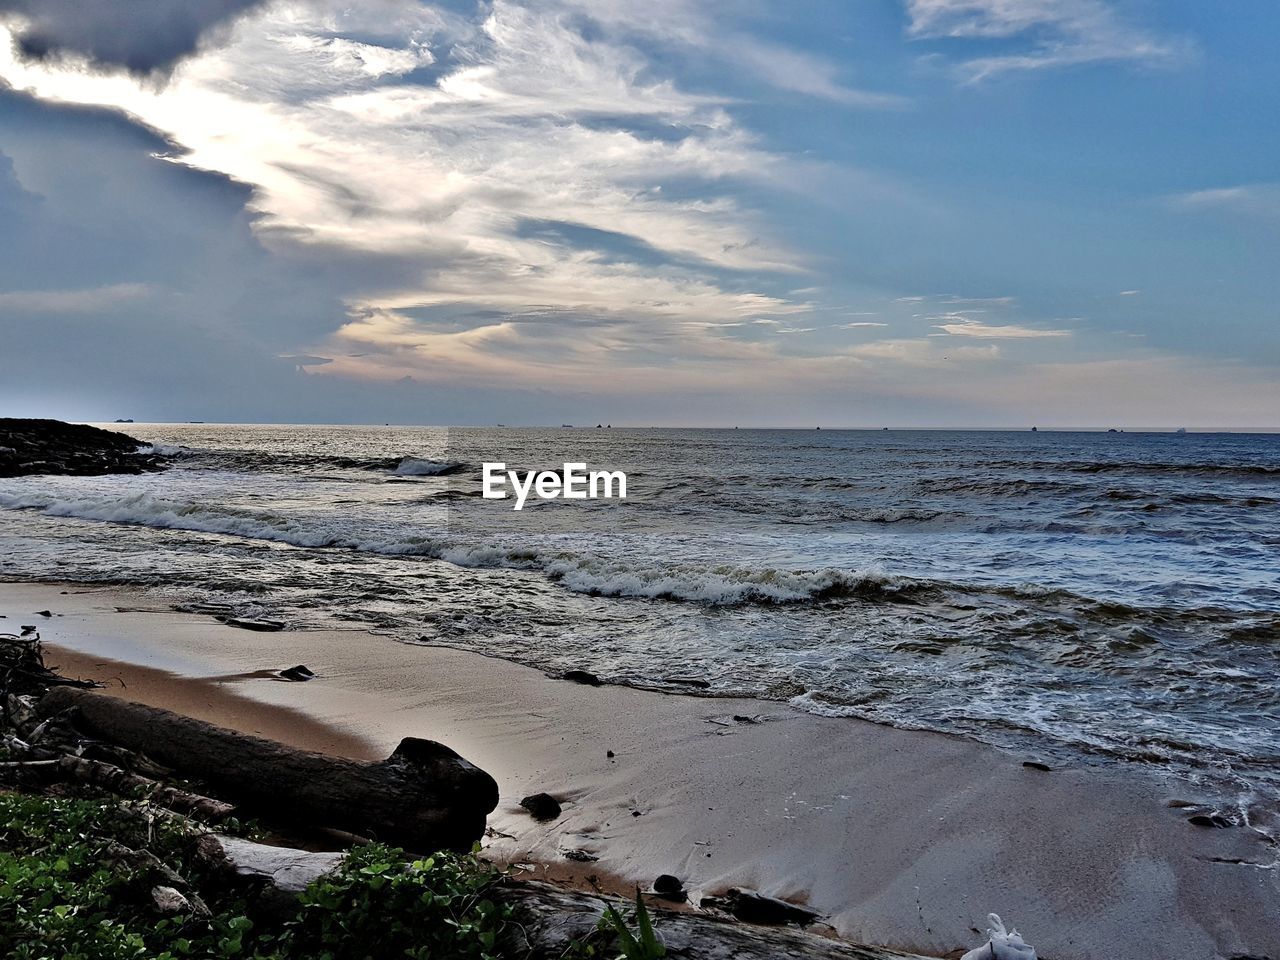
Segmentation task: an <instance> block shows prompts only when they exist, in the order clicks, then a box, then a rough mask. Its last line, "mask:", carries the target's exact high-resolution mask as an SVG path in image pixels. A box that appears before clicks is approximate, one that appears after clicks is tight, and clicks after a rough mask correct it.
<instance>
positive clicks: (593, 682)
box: [560, 670, 600, 687]
mask: <svg viewBox="0 0 1280 960" xmlns="http://www.w3.org/2000/svg"><path fill="white" fill-rule="evenodd" d="M560 679H561V680H568V681H569V682H570V683H581V684H585V685H586V686H588V687H598V686H600V678H599V677H597V676H596V675H595V674H594V673H587V671H585V670H570V671H568V672H567V673H565V674H563V675H562V676H561V677H560Z"/></svg>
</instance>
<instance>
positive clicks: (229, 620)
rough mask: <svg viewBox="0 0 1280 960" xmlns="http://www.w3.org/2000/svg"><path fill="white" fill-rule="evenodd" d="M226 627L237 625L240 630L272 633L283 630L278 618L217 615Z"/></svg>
mask: <svg viewBox="0 0 1280 960" xmlns="http://www.w3.org/2000/svg"><path fill="white" fill-rule="evenodd" d="M218 619H219V620H221V621H222V622H223V623H225V624H226V625H227V626H228V627H239V628H240V629H241V630H257V631H259V632H262V633H274V632H275V631H277V630H283V629H284V624H283V623H281V622H280V621H279V620H261V619H249V618H248V617H219V618H218Z"/></svg>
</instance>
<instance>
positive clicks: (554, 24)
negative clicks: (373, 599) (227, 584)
mask: <svg viewBox="0 0 1280 960" xmlns="http://www.w3.org/2000/svg"><path fill="white" fill-rule="evenodd" d="M125 9H126V8H115V10H114V12H112V11H108V12H109V14H110V15H109V16H107V17H106V18H105V19H104V20H102V21H101V22H95V21H94V17H93V16H92V15H86V14H85V13H84V11H83V9H82V8H81V7H80V6H79V5H77V4H75V3H73V2H72V0H43V2H41V3H35V2H34V0H0V336H2V337H3V342H4V344H5V346H6V353H7V355H8V358H9V363H8V364H6V367H7V368H8V369H9V370H10V371H14V370H20V371H25V372H27V374H28V376H26V377H23V378H15V377H13V376H12V375H11V376H9V377H7V378H6V380H5V382H4V384H3V386H0V404H3V407H4V408H5V410H6V411H11V412H14V413H21V414H31V415H40V414H45V415H53V416H63V417H68V418H89V419H93V418H112V417H115V416H131V417H134V418H136V419H139V420H142V419H179V420H185V419H200V420H209V421H214V420H222V419H228V420H259V421H276V420H288V421H292V420H309V421H320V422H387V421H389V422H409V423H415V422H416V423H487V422H495V421H501V422H505V423H539V422H543V423H546V422H550V423H559V422H578V421H586V420H591V421H595V420H608V421H612V422H614V423H637V424H647V423H671V424H730V423H741V424H744V425H745V424H760V425H778V426H789V425H794V426H809V425H812V424H816V423H821V424H823V425H825V426H842V425H847V426H878V425H881V424H893V425H902V426H909V425H921V426H923V425H931V426H933V425H993V426H1000V425H1008V426H1023V425H1030V424H1032V423H1035V424H1039V425H1042V426H1050V425H1099V426H1107V425H1112V424H1116V425H1131V426H1132V425H1147V426H1178V425H1186V426H1191V427H1196V426H1240V427H1248V426H1256V427H1275V426H1280V417H1278V416H1277V414H1276V411H1277V410H1280V369H1278V368H1280V333H1277V330H1278V329H1280V324H1278V323H1277V321H1278V320H1280V316H1278V314H1280V308H1278V307H1277V303H1280V270H1277V269H1276V267H1275V264H1276V262H1277V260H1278V259H1280V257H1278V254H1280V167H1278V164H1277V161H1278V160H1280V109H1278V108H1277V104H1280V65H1277V62H1276V58H1275V57H1274V55H1273V51H1272V50H1271V49H1270V47H1271V45H1272V43H1273V41H1274V38H1275V36H1276V35H1277V27H1280V7H1277V6H1276V5H1275V4H1274V3H1272V2H1263V0H1240V2H1237V3H1233V4H1231V5H1230V6H1229V7H1222V6H1218V5H1208V4H1204V3H1190V2H1161V3H1155V2H1127V0H846V2H842V3H837V2H830V3H828V2H816V0H814V2H803V3H798V4H796V3H793V4H777V3H766V2H736V3H716V2H706V0H704V2H693V0H655V2H653V3H650V4H645V5H639V4H634V3H625V2H621V0H543V2H539V3H518V2H511V0H498V2H493V3H485V4H472V3H464V2H454V3H447V4H427V3H419V2H417V0H365V2H360V3H343V2H336V0H288V2H265V3H263V2H253V0H183V2H178V0H157V2H156V3H152V4H145V5H137V6H135V7H131V8H128V12H124V13H122V10H125Z"/></svg>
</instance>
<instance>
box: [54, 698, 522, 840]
mask: <svg viewBox="0 0 1280 960" xmlns="http://www.w3.org/2000/svg"><path fill="white" fill-rule="evenodd" d="M67 711H72V712H71V714H70V716H71V717H72V718H73V722H74V724H75V726H76V727H77V728H78V729H80V730H82V731H84V732H85V733H87V734H90V735H92V736H96V737H100V738H102V739H103V740H108V741H111V742H112V743H115V744H118V745H120V746H122V747H126V748H128V749H130V750H136V751H139V752H141V753H144V754H146V755H147V756H149V757H150V758H151V759H152V760H156V761H158V762H160V763H162V764H164V765H165V766H168V767H171V768H173V769H174V770H176V771H178V772H179V773H181V774H182V775H184V776H186V777H188V778H190V779H192V780H196V781H199V782H200V783H202V784H204V785H205V786H206V787H207V788H208V789H209V792H211V793H212V794H214V795H215V796H217V797H219V798H221V799H225V800H231V801H233V802H235V803H237V804H238V805H240V806H241V807H242V808H244V809H245V810H246V812H248V813H251V814H256V815H262V816H264V817H265V818H267V819H270V820H274V821H277V822H287V823H291V824H299V825H310V826H317V827H336V828H339V829H342V830H348V831H351V832H352V833H356V834H361V835H365V836H370V837H373V838H375V839H378V840H385V841H387V842H389V843H394V844H398V845H400V846H404V847H408V848H409V849H412V850H419V851H429V850H442V849H443V850H462V851H465V850H469V849H470V848H471V846H472V844H474V843H475V842H476V841H478V840H479V839H480V837H481V836H482V834H483V833H484V826H485V818H486V817H487V816H488V814H489V812H490V811H492V810H493V808H494V807H496V806H497V805H498V785H497V783H495V782H494V779H493V778H492V777H491V776H489V774H487V773H485V772H484V771H483V770H481V769H480V768H479V767H476V766H474V765H473V764H471V763H469V762H468V761H466V760H464V759H463V758H462V757H460V756H458V754H456V753H454V752H453V751H452V750H450V749H449V748H448V747H446V746H444V745H443V744H439V743H436V742H434V741H432V740H421V739H418V738H416V737H408V738H406V739H404V740H402V741H400V745H399V746H398V747H396V749H395V752H394V753H392V754H391V756H389V757H388V758H387V759H386V760H381V761H377V762H369V761H361V760H348V759H344V758H340V757H330V756H326V755H324V754H320V753H311V752H308V751H304V750H295V749H293V748H291V747H287V746H285V745H284V744H281V743H276V742H274V741H272V740H264V739H262V738H260V737H254V736H249V735H247V734H243V733H237V732H235V731H233V730H227V729H224V728H222V727H216V726H214V725H213V724H210V723H205V722H204V721H203V720H195V719H192V718H190V717H184V716H181V715H179V714H176V713H172V712H171V711H168V710H162V709H159V708H157V707H148V706H144V705H142V704H137V703H130V702H128V701H126V700H120V699H117V698H115V697H108V696H104V695H102V694H99V693H93V692H90V691H85V690H73V689H70V688H67V687H58V688H55V689H53V690H51V691H49V693H47V694H45V696H44V697H42V698H41V700H40V702H39V703H38V705H37V707H36V712H37V714H38V715H39V716H41V717H54V716H59V715H62V714H64V713H66V712H67Z"/></svg>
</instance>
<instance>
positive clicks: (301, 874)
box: [200, 833, 925, 960]
mask: <svg viewBox="0 0 1280 960" xmlns="http://www.w3.org/2000/svg"><path fill="white" fill-rule="evenodd" d="M200 857H201V859H202V860H204V861H205V862H206V863H209V864H210V865H213V866H215V867H218V868H220V869H221V870H223V871H224V872H225V873H227V874H228V875H230V876H232V877H234V878H236V879H238V880H240V881H242V882H248V883H252V884H256V885H257V886H258V896H259V898H260V903H263V904H264V905H267V906H269V907H270V908H272V909H275V910H277V911H278V912H279V914H280V915H281V916H287V915H288V914H289V903H290V902H291V898H292V897H295V896H297V894H298V893H299V892H300V891H301V890H302V889H303V888H304V887H306V885H307V884H308V883H310V882H312V881H313V880H315V879H317V878H318V877H320V876H323V875H324V874H326V873H329V872H330V871H332V870H334V869H336V868H337V867H338V865H339V864H340V862H341V860H342V854H338V853H311V852H308V851H305V850H294V849H292V848H288V847H272V846H266V845H264V844H260V843H251V842H250V841H247V840H237V839H234V838H232V837H225V836H222V835H221V834H216V833H210V834H206V835H205V836H204V837H202V838H201V839H200ZM490 895H491V896H493V897H494V898H496V899H501V900H506V901H508V902H510V903H513V904H515V905H516V906H518V907H519V909H520V921H519V924H518V932H517V937H518V942H516V943H513V944H511V946H512V948H513V949H512V950H511V952H510V955H511V956H518V957H521V958H522V960H560V958H561V957H564V956H565V955H566V954H567V953H568V952H569V951H570V950H571V948H572V944H573V942H574V941H577V940H584V939H586V940H591V939H599V936H600V935H599V934H598V933H597V932H596V927H597V924H598V923H599V921H600V918H601V916H602V915H603V914H604V910H605V907H606V906H610V905H612V906H614V907H615V908H621V909H622V910H623V911H624V912H625V911H626V904H622V903H619V902H618V901H617V900H616V899H606V898H605V897H602V896H598V895H596V894H592V893H585V892H583V891H580V890H572V889H568V888H565V887H558V886H555V885H553V884H550V883H541V882H538V881H531V880H512V879H508V880H505V881H504V882H502V883H501V884H500V885H499V886H498V887H496V888H495V889H494V890H493V891H492V893H491V894H490ZM650 912H651V915H652V917H653V925H654V929H655V930H656V931H657V933H658V936H659V937H660V938H661V939H662V942H663V943H664V944H666V947H667V955H668V956H670V957H691V958H693V957H696V958H697V960H784V958H793V960H925V958H923V957H918V956H917V955H915V954H908V953H900V952H899V951H897V950H890V949H888V948H887V947H871V946H864V945H862V944H856V943H850V942H848V941H844V940H834V939H831V938H828V937H822V936H818V935H817V934H813V933H807V932H806V931H804V930H799V929H797V928H795V927H761V926H752V925H750V924H746V923H739V922H736V921H734V920H730V919H728V918H725V917H721V916H717V915H714V914H706V913H690V912H684V913H675V912H670V911H666V910H663V909H661V907H660V906H659V905H656V904H655V905H651V908H650Z"/></svg>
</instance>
